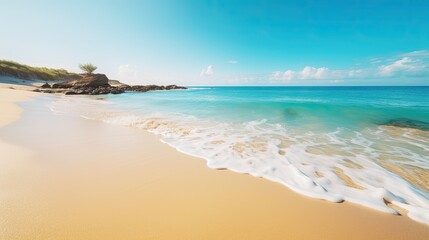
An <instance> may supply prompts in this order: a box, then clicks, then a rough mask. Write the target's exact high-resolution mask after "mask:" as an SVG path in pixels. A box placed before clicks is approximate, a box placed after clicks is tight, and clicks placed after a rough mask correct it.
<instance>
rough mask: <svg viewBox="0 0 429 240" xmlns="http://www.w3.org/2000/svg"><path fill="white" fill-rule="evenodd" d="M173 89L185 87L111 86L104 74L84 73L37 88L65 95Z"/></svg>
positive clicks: (41, 90)
mask: <svg viewBox="0 0 429 240" xmlns="http://www.w3.org/2000/svg"><path fill="white" fill-rule="evenodd" d="M118 83H119V82H118ZM46 84H47V83H46ZM46 84H44V85H46ZM48 85H49V84H48ZM174 89H186V88H185V87H181V86H177V85H168V86H158V85H135V86H130V85H126V84H120V83H119V85H116V86H112V85H110V84H109V79H108V78H107V77H106V75H104V74H91V75H84V76H83V77H82V78H81V79H79V80H75V81H68V82H61V83H55V84H53V85H52V88H50V86H49V89H48V88H45V87H41V88H40V89H37V90H38V91H40V92H45V93H64V94H65V95H99V94H109V93H111V94H120V93H123V92H125V91H129V92H148V91H155V90H174Z"/></svg>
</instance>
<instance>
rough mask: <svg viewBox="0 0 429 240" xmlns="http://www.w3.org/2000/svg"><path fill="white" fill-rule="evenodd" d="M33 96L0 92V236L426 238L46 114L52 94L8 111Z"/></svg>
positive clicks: (117, 132) (414, 228)
mask: <svg viewBox="0 0 429 240" xmlns="http://www.w3.org/2000/svg"><path fill="white" fill-rule="evenodd" d="M33 96H34V93H31V92H25V91H19V90H10V89H0V109H1V114H0V127H2V128H1V129H0V139H1V140H2V141H0V213H1V214H0V239H104V240H105V239H429V226H427V225H423V224H420V223H417V222H414V221H412V220H411V219H409V218H408V217H405V216H393V215H388V214H384V213H380V212H377V211H374V210H371V209H367V208H364V207H360V206H357V205H353V204H350V203H347V202H346V203H341V204H335V203H329V202H326V201H321V200H315V199H310V198H306V197H303V196H301V195H298V194H296V193H294V192H292V191H290V190H289V189H287V188H286V187H284V186H282V185H280V184H277V183H272V182H269V181H267V180H264V179H261V178H255V177H252V176H249V175H243V174H237V173H232V172H230V171H227V170H223V171H221V170H213V169H209V168H207V167H206V166H205V162H204V161H203V160H202V159H199V158H195V157H190V156H188V155H185V154H182V153H179V152H177V151H176V150H175V149H172V148H171V147H169V146H167V145H166V144H163V143H161V142H160V141H159V139H158V138H157V137H156V136H154V135H152V134H149V133H146V132H144V131H140V130H137V129H131V128H125V127H121V126H113V125H108V124H103V123H100V122H96V121H91V120H85V119H81V118H79V117H77V116H76V117H74V116H66V115H55V114H53V113H51V112H50V111H49V109H48V108H47V107H46V103H48V102H49V101H51V100H52V98H53V96H40V97H36V98H35V100H34V101H32V102H26V103H23V104H22V103H21V104H22V105H23V108H24V109H25V111H24V112H22V109H21V108H19V107H17V106H16V104H15V103H16V102H22V101H27V100H29V97H33ZM20 115H21V118H19V116H20ZM18 119H19V120H18ZM12 122H13V124H11V123H12ZM6 125H7V126H6Z"/></svg>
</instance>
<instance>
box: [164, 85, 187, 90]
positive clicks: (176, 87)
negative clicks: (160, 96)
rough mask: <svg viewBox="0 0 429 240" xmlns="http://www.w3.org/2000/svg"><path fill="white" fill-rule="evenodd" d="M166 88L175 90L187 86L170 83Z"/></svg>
mask: <svg viewBox="0 0 429 240" xmlns="http://www.w3.org/2000/svg"><path fill="white" fill-rule="evenodd" d="M165 89H166V90H174V89H187V88H186V87H182V86H177V85H168V86H166V87H165Z"/></svg>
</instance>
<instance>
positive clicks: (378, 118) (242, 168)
mask: <svg viewBox="0 0 429 240" xmlns="http://www.w3.org/2000/svg"><path fill="white" fill-rule="evenodd" d="M50 108H51V109H52V110H53V111H54V112H57V113H70V114H77V115H78V116H80V117H83V118H86V119H90V120H96V121H102V122H105V123H108V124H119V125H123V126H127V127H133V128H139V129H142V130H146V131H149V132H152V133H154V134H157V135H159V136H160V139H161V140H162V141H163V142H164V143H167V144H169V145H170V146H172V147H174V148H176V149H177V150H178V151H180V152H183V153H186V154H189V155H193V156H198V157H201V158H202V159H205V161H206V162H207V166H208V167H210V168H214V169H229V170H231V171H234V172H238V173H246V174H250V175H253V176H255V177H262V178H265V179H268V180H270V181H274V182H278V183H280V184H282V185H284V186H285V187H287V188H290V189H292V190H293V191H295V192H297V193H300V194H303V195H305V196H308V197H312V198H317V199H323V200H327V201H331V202H343V201H348V202H352V203H355V204H359V205H363V206H366V207H369V208H372V209H376V210H379V211H382V212H386V213H390V214H406V215H408V216H409V217H410V218H412V219H414V220H416V221H419V222H422V223H426V224H429V87H189V88H188V89H187V90H170V91H153V92H146V93H136V92H129V93H124V94H120V95H107V96H102V97H100V96H96V97H82V96H72V97H70V96H65V97H60V98H58V99H57V100H55V101H53V102H52V103H51V105H50ZM142 154H144V153H142ZM285 204H287V202H285Z"/></svg>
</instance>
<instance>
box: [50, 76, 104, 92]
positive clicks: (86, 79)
mask: <svg viewBox="0 0 429 240" xmlns="http://www.w3.org/2000/svg"><path fill="white" fill-rule="evenodd" d="M81 87H94V88H96V87H110V85H109V79H108V78H107V77H106V75H104V74H86V75H83V77H82V78H81V79H79V80H75V81H68V82H61V83H55V84H53V85H52V88H66V89H67V88H75V89H77V88H81Z"/></svg>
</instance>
